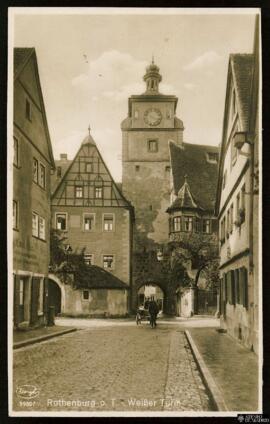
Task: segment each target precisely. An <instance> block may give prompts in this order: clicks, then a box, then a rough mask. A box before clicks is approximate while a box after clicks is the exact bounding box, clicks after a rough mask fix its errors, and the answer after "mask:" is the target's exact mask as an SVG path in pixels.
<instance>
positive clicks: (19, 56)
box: [13, 47, 55, 168]
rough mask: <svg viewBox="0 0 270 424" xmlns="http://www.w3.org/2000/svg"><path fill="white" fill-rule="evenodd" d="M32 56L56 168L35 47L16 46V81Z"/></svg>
mask: <svg viewBox="0 0 270 424" xmlns="http://www.w3.org/2000/svg"><path fill="white" fill-rule="evenodd" d="M30 58H33V61H34V66H35V76H36V81H37V87H38V92H39V98H40V104H41V109H42V116H43V123H44V129H45V133H46V138H47V144H48V150H49V157H50V162H51V166H52V168H54V167H55V163H54V157H53V150H52V143H51V138H50V133H49V128H48V122H47V116H46V111H45V105H44V100H43V95H42V90H41V85H40V79H39V72H38V63H37V56H36V51H35V49H34V48H33V47H30V48H24V47H16V48H14V57H13V65H14V81H15V80H16V79H17V78H18V77H19V76H20V74H21V72H22V70H23V69H24V67H25V66H26V65H27V63H28V62H29V60H30Z"/></svg>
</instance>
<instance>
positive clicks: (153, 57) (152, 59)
mask: <svg viewBox="0 0 270 424" xmlns="http://www.w3.org/2000/svg"><path fill="white" fill-rule="evenodd" d="M154 63H155V61H154V55H153V54H152V64H153V65H154Z"/></svg>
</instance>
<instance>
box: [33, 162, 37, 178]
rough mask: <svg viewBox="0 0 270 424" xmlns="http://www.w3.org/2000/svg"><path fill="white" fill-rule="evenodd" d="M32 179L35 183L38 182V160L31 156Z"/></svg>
mask: <svg viewBox="0 0 270 424" xmlns="http://www.w3.org/2000/svg"><path fill="white" fill-rule="evenodd" d="M33 180H34V181H35V183H37V182H38V161H37V159H35V158H33Z"/></svg>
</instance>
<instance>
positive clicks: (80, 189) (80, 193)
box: [75, 187, 83, 198]
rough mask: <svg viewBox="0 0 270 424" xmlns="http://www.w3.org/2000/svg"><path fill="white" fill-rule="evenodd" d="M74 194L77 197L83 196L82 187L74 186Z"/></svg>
mask: <svg viewBox="0 0 270 424" xmlns="http://www.w3.org/2000/svg"><path fill="white" fill-rule="evenodd" d="M75 196H76V197H77V198H82V197H83V187H75Z"/></svg>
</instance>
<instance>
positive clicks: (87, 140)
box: [82, 125, 96, 146]
mask: <svg viewBox="0 0 270 424" xmlns="http://www.w3.org/2000/svg"><path fill="white" fill-rule="evenodd" d="M86 144H92V145H93V146H95V145H96V142H95V140H94V139H93V137H92V136H91V134H90V125H89V127H88V134H87V136H86V137H85V138H84V139H83V141H82V145H86Z"/></svg>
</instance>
